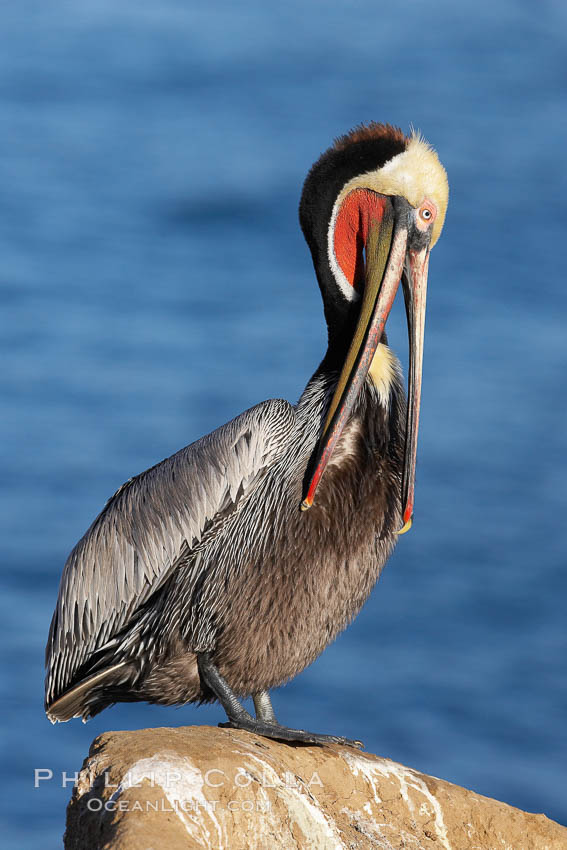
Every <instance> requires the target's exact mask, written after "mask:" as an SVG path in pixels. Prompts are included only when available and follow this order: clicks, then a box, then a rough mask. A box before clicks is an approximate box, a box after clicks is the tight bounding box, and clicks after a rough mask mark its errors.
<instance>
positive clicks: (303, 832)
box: [65, 727, 567, 850]
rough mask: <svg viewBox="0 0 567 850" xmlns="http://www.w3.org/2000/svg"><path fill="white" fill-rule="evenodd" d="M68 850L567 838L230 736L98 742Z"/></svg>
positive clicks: (412, 786) (415, 776)
mask: <svg viewBox="0 0 567 850" xmlns="http://www.w3.org/2000/svg"><path fill="white" fill-rule="evenodd" d="M65 847H66V850H85V848H89V850H103V848H105V850H109V848H112V850H188V848H211V849H212V848H214V850H217V848H226V850H248V848H253V850H272V848H274V850H275V848H285V850H287V848H293V850H298V848H300V850H306V849H307V848H309V850H315V849H316V850H343V848H344V850H355V848H361V850H362V848H382V850H398V848H411V850H566V848H567V829H564V828H563V827H561V826H559V824H556V823H554V822H553V821H550V820H549V819H548V818H546V817H545V816H544V815H535V814H527V813H526V812H522V811H520V810H519V809H514V808H512V807H511V806H507V805H506V804H504V803H499V802H497V801H496V800H491V799H489V798H487V797H481V796H480V795H479V794H475V793H473V792H472V791H467V790H466V789H464V788H460V787H459V786H457V785H451V784H450V783H448V782H444V781H443V780H441V779H435V778H434V777H432V776H425V775H424V774H422V773H419V772H418V771H416V770H411V769H410V768H407V767H403V766H402V765H400V764H396V763H395V762H392V761H390V760H389V759H384V758H379V757H378V756H374V755H369V754H365V753H361V752H359V751H356V750H352V749H350V748H348V747H339V746H333V747H312V746H294V747H292V746H287V745H285V744H281V743H278V742H277V741H269V740H267V739H265V738H260V737H257V736H256V735H251V734H249V733H247V732H240V731H235V730H228V729H216V728H210V727H187V728H180V729H144V730H141V731H138V732H109V733H107V734H105V735H101V736H100V737H99V738H97V739H96V740H95V741H94V742H93V744H92V747H91V750H90V753H89V756H88V758H87V759H86V761H85V763H84V765H83V769H82V771H81V773H80V775H79V782H78V784H77V787H76V788H75V789H74V791H73V797H72V800H71V802H70V804H69V807H68V811H67V831H66V833H65Z"/></svg>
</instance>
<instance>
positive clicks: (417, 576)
mask: <svg viewBox="0 0 567 850" xmlns="http://www.w3.org/2000/svg"><path fill="white" fill-rule="evenodd" d="M3 12H4V13H3V26H2V34H1V35H0V46H1V49H0V98H1V114H2V118H3V121H2V124H3V129H2V133H0V240H1V241H0V244H1V257H2V261H1V263H0V275H1V287H0V299H1V302H2V309H1V318H0V322H1V324H2V340H3V364H4V365H3V368H2V369H1V370H0V384H1V395H2V418H1V422H0V451H1V452H2V458H1V460H2V473H3V474H2V476H1V482H0V488H1V489H0V523H1V525H2V539H1V552H0V555H1V557H0V569H1V571H2V581H3V592H2V594H1V596H0V605H1V614H2V616H1V622H2V625H3V638H2V643H1V651H2V656H3V676H2V704H3V708H4V717H5V720H4V733H5V734H4V735H3V752H4V761H3V769H2V781H3V790H2V794H1V797H0V798H1V801H2V808H3V812H4V814H3V824H2V831H3V836H4V843H5V846H12V847H17V848H19V849H20V850H27V848H32V847H33V848H35V847H37V846H38V842H39V843H41V846H42V847H45V848H55V847H58V846H60V841H61V834H62V831H63V825H64V809H65V805H66V801H67V800H68V798H69V795H70V786H69V787H67V788H62V787H61V773H62V771H67V773H69V774H71V773H73V772H74V771H75V770H78V769H79V768H80V765H81V761H82V758H83V757H84V756H85V755H86V753H87V750H88V746H89V743H90V741H91V740H92V738H93V737H94V736H95V735H97V734H98V733H100V732H102V731H105V730H108V729H121V728H123V729H126V728H130V729H131V728H138V727H146V726H152V725H186V724H194V723H203V724H204V723H217V722H218V721H219V720H221V719H223V713H222V710H221V709H220V708H218V707H214V706H213V707H207V708H200V709H197V708H194V707H187V708H183V709H178V710H176V709H164V708H157V707H151V706H146V705H142V704H140V705H133V706H117V707H115V708H113V709H111V710H109V711H106V712H104V713H103V714H102V715H100V716H99V717H97V718H96V719H95V720H93V721H91V722H90V723H89V724H88V725H86V726H84V725H82V724H81V723H79V722H78V721H75V722H73V723H69V724H65V725H58V726H56V727H51V726H50V725H49V723H48V721H47V720H46V718H45V715H44V714H43V650H44V645H45V640H46V636H47V630H48V626H49V621H50V618H51V613H52V610H53V606H54V602H55V598H56V594H57V585H58V581H59V576H60V572H61V568H62V565H63V563H64V560H65V558H66V556H67V554H68V552H69V550H70V549H71V547H72V546H73V545H74V543H75V542H76V540H77V539H78V538H79V537H80V536H81V535H82V533H83V532H84V531H85V529H86V528H87V527H88V525H89V524H90V522H91V521H92V519H93V518H94V516H95V515H96V514H97V513H98V511H99V510H100V508H101V507H102V505H103V504H104V502H105V500H106V498H107V497H108V496H109V495H111V494H112V493H113V492H114V490H115V489H116V488H117V487H118V486H119V485H120V484H121V483H122V482H123V481H124V480H125V479H126V478H128V477H129V476H130V475H133V474H136V473H137V472H139V471H141V470H142V469H144V468H146V467H148V466H150V465H151V464H153V463H155V462H157V461H158V460H160V459H161V458H163V457H165V456H167V455H169V454H171V453H172V452H173V451H175V450H176V449H178V448H180V447H181V446H183V445H185V444H187V443H189V442H191V441H192V440H194V439H196V438H198V437H199V436H201V435H202V434H203V433H206V432H207V431H209V430H211V429H212V428H214V427H215V426H217V425H218V424H221V423H222V422H225V421H226V420H227V419H229V418H231V417H232V416H234V415H235V414H237V413H238V412H240V411H241V410H244V409H245V408H247V407H249V406H250V405H252V404H254V403H256V402H257V401H260V400H262V399H264V398H269V397H277V396H283V397H287V398H289V399H290V400H295V399H296V398H297V397H298V396H299V394H300V392H301V390H302V388H303V386H304V384H305V382H306V380H307V378H308V377H309V375H310V374H311V372H312V371H313V369H314V367H315V366H316V364H317V362H318V360H319V358H320V356H321V355H322V353H323V350H324V345H325V327H324V323H323V318H322V311H321V306H320V300H319V293H318V290H317V286H316V284H315V278H314V274H313V271H312V268H311V263H310V258H309V255H308V252H307V248H306V246H305V245H304V243H303V240H302V237H301V234H300V231H299V226H298V223H297V203H298V199H299V194H300V190H301V183H302V180H303V179H304V176H305V174H306V172H307V170H308V168H309V166H310V165H311V163H312V162H313V161H314V160H315V159H316V158H317V156H318V155H319V153H320V152H321V151H322V150H323V149H324V148H326V147H327V146H328V144H329V143H330V141H331V139H332V138H333V136H335V135H338V134H339V133H342V132H344V131H345V130H347V129H348V128H350V127H351V126H353V125H354V124H356V123H358V122H360V121H362V120H370V119H376V120H385V121H389V122H391V123H395V124H399V125H400V126H402V127H403V128H404V129H408V128H409V125H410V123H413V124H414V125H415V126H416V127H418V128H420V129H421V130H422V131H423V132H424V134H425V136H426V137H427V138H428V139H429V140H430V141H431V142H432V143H433V144H434V145H435V146H436V147H437V149H438V151H439V154H440V157H441V159H442V161H443V162H444V164H445V166H446V167H447V170H448V173H449V178H450V182H451V202H450V208H449V214H448V218H447V223H446V227H445V231H444V234H443V237H442V239H441V241H440V242H439V245H438V246H437V247H436V248H435V250H434V252H433V254H432V259H431V267H430V291H429V299H428V318H427V335H426V351H425V373H424V385H423V408H422V426H421V434H420V446H419V468H418V487H417V504H416V521H415V524H414V529H413V530H412V532H411V534H409V535H406V536H405V537H404V538H402V540H401V541H400V545H399V546H398V549H397V551H396V553H395V555H394V556H393V558H392V559H391V562H390V563H389V565H388V567H387V568H386V571H385V573H384V575H383V577H382V579H381V581H380V584H379V586H378V587H377V588H376V591H375V592H374V594H373V595H372V597H371V599H370V600H369V602H368V604H367V605H366V607H365V608H364V610H363V612H362V613H361V615H360V616H359V617H358V619H357V620H356V621H355V623H354V624H353V625H352V626H351V627H350V628H349V629H348V630H347V631H346V632H345V633H344V634H343V635H342V636H341V637H340V639H339V640H338V641H337V642H336V643H335V644H334V645H333V646H332V647H330V648H329V649H328V650H327V651H326V652H325V653H324V655H323V656H322V657H321V658H320V659H319V660H318V661H317V662H316V663H315V664H314V665H313V666H312V667H311V668H309V669H308V670H307V671H305V672H304V673H303V674H302V675H300V676H299V677H298V678H297V679H295V680H294V681H293V682H291V683H290V684H289V685H287V686H286V687H285V688H282V689H281V690H279V691H278V692H276V693H275V695H274V703H275V707H276V710H277V712H278V713H279V715H280V716H281V718H282V720H284V721H285V722H286V723H289V724H290V725H293V724H298V725H304V726H306V727H307V728H314V729H317V730H321V731H330V732H336V733H340V734H345V735H349V736H351V737H360V738H362V739H363V740H364V741H365V743H366V746H367V748H368V749H369V750H371V751H374V752H377V753H380V754H383V755H386V756H389V757H391V758H393V759H396V760H399V761H402V762H404V763H405V764H408V765H411V766H413V767H416V768H418V769H420V770H423V771H425V772H427V773H433V774H435V775H438V776H442V777H444V778H446V779H448V780H450V781H453V782H457V783H460V784H463V785H466V786H468V787H471V788H474V789H475V790H477V791H479V792H481V793H483V794H486V795H489V796H495V797H497V798H499V799H502V800H505V801H507V802H509V803H512V804H514V805H517V806H520V807H523V808H526V809H529V810H532V811H544V812H545V813H546V814H548V815H549V816H550V817H553V818H555V819H556V820H559V821H560V822H562V823H565V824H567V797H566V794H565V780H566V772H567V732H566V724H565V716H566V711H567V676H566V673H567V652H566V650H567V624H566V618H565V599H566V596H567V568H566V563H565V562H566V558H565V554H566V542H567V540H566V538H567V532H566V527H565V513H566V509H567V485H566V472H567V462H566V457H567V438H566V424H567V401H566V399H567V377H566V376H567V370H566V352H567V342H566V334H565V320H566V316H567V310H566V308H567V290H566V287H565V280H564V278H565V275H564V270H563V265H564V264H563V263H562V261H561V257H562V252H563V247H562V246H563V243H564V233H565V224H566V212H565V198H566V197H567V176H566V175H567V169H566V165H567V155H566V146H565V137H566V131H567V103H566V99H565V82H564V81H565V72H566V64H567V62H566V55H567V52H566V36H565V33H566V32H567V7H565V5H564V4H562V3H560V2H552V0H547V2H542V3H539V4H533V3H528V2H511V0H504V2H501V3H499V4H494V3H488V2H485V0H480V1H479V2H475V3H472V2H469V0H466V2H463V3H459V4H455V3H452V2H448V0H440V2H437V3H435V4H421V3H418V2H410V0H400V2H398V3H397V4H395V5H394V6H391V7H390V8H388V9H386V8H383V9H381V8H380V4H377V3H375V2H370V0H362V2H351V3H348V4H347V3H343V4H339V5H338V6H336V7H330V6H329V4H325V3H322V2H311V3H307V4H304V3H301V4H300V3H299V2H297V0H291V2H288V3H286V4H285V5H283V6H279V7H277V8H276V7H271V6H266V5H265V4H262V3H260V2H252V0H245V2H243V3H240V4H235V5H233V4H229V3H222V2H218V3H214V4H208V5H207V6H205V7H202V6H198V5H197V4H194V5H193V4H187V3H182V2H176V1H175V0H162V2H160V3H152V2H142V3H137V4H133V3H132V4H130V3H125V4H115V3H110V2H108V0H98V2H96V3H94V2H91V1H90V0H83V2H80V3H78V4H72V3H68V2H63V0H59V2H56V0H44V2H43V3H41V4H40V3H37V2H25V0H24V2H21V3H19V4H11V5H9V6H8V7H7V8H5V9H4V10H3ZM390 342H391V344H392V345H393V347H394V348H397V350H398V351H399V352H400V353H401V354H402V356H405V347H406V341H405V337H404V332H403V322H402V318H401V310H400V309H399V308H398V310H397V313H396V315H395V316H394V317H393V321H392V323H391V332H390ZM34 768H50V769H51V770H52V771H53V774H54V778H53V780H52V781H51V782H44V783H42V785H41V786H40V787H39V788H37V789H35V788H34V783H33V776H34V774H33V771H34Z"/></svg>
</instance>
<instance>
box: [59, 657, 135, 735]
mask: <svg viewBox="0 0 567 850" xmlns="http://www.w3.org/2000/svg"><path fill="white" fill-rule="evenodd" d="M125 665H126V661H121V662H120V664H115V665H114V666H113V667H108V668H107V669H106V670H102V671H101V672H100V673H95V674H94V676H89V678H88V679H83V681H82V682H79V684H78V685H75V686H74V687H73V688H71V689H70V690H69V691H66V692H65V693H64V694H63V695H62V696H60V697H58V698H57V699H56V700H55V701H54V702H52V703H51V705H47V706H46V707H45V711H46V713H47V716H48V718H49V719H50V720H51V722H52V723H57V721H60V722H65V721H67V720H71V719H72V718H73V717H82V718H83V720H87V718H88V717H89V716H90V713H91V712H90V704H91V701H90V700H89V699H88V697H89V694H90V693H91V691H92V690H93V689H95V688H98V687H105V685H107V684H110V682H108V681H107V680H108V679H112V678H113V674H114V673H115V672H116V671H117V670H119V669H120V668H121V667H124V666H125ZM112 683H114V682H112Z"/></svg>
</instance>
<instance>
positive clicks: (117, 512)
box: [46, 399, 295, 705]
mask: <svg viewBox="0 0 567 850" xmlns="http://www.w3.org/2000/svg"><path fill="white" fill-rule="evenodd" d="M294 416H295V414H294V408H293V407H292V406H291V405H290V404H289V403H288V402H287V401H284V400H282V399H273V400H271V401H266V402H263V403H262V404H259V405H256V406H255V407H253V408H251V409H250V410H247V411H246V412H245V413H242V414H241V415H240V416H238V417H236V419H233V420H232V421H231V422H228V423H227V424H226V425H223V426H222V427H221V428H218V429H217V430H216V431H213V432H212V433H211V434H208V435H207V436H206V437H203V438H202V439H200V440H197V442H195V443H192V444H191V445H189V446H187V447H186V448H184V449H181V451H179V452H177V453H176V454H174V455H172V456H171V457H169V458H167V459H166V460H164V461H162V462H161V463H159V464H157V465H156V466H154V467H152V468H151V469H148V470H146V472H143V473H142V474H141V475H138V476H136V477H135V478H131V479H129V481H126V482H125V483H124V484H123V485H122V486H121V487H120V488H119V489H118V490H117V492H116V493H115V494H114V496H112V498H111V499H109V501H108V502H107V504H106V506H105V507H104V509H103V510H102V512H101V513H100V514H99V516H98V517H97V518H96V519H95V521H94V523H93V524H92V525H91V527H90V528H89V530H88V531H87V533H86V534H85V535H84V537H83V538H82V539H81V540H80V541H79V542H78V543H77V545H76V546H75V548H74V549H73V551H72V552H71V554H70V555H69V558H68V559H67V562H66V564H65V567H64V569H63V575H62V578H61V584H60V587H59V596H58V599H57V606H56V608H55V613H54V615H53V620H52V623H51V628H50V632H49V639H48V644H47V650H46V666H47V676H46V704H47V705H50V704H51V703H52V702H53V701H54V700H55V699H57V698H58V697H59V696H60V695H61V694H62V693H64V691H65V690H66V689H67V688H68V687H69V685H70V684H72V682H73V677H74V675H75V674H76V673H77V671H78V669H79V668H80V667H81V666H82V665H83V664H84V663H85V661H87V659H88V658H89V656H90V655H92V653H93V652H95V651H96V650H97V649H100V648H101V647H102V646H104V645H105V644H106V643H108V642H110V641H112V638H113V636H114V635H116V634H117V632H119V631H120V630H121V629H123V628H124V627H125V626H126V625H127V624H128V622H129V620H130V618H131V617H132V614H133V613H134V612H135V610H136V609H137V608H139V606H140V605H142V604H143V603H144V601H145V600H146V599H147V598H148V597H149V596H150V594H151V593H153V592H154V591H155V590H156V589H157V588H158V587H159V585H160V584H162V582H163V581H165V579H166V578H167V577H168V575H169V574H170V573H171V570H172V568H173V567H174V565H175V563H176V561H177V559H178V558H179V556H180V554H181V552H182V550H183V548H184V547H188V549H189V550H191V549H192V548H193V547H194V546H195V545H196V544H198V543H199V542H200V540H201V538H202V535H203V532H204V531H205V529H206V527H207V526H208V525H209V524H210V523H211V521H214V520H216V519H219V514H221V513H222V512H223V511H224V510H226V508H227V507H229V506H230V505H235V504H236V503H237V502H238V500H239V499H240V497H241V496H242V495H248V494H249V493H250V492H251V490H253V488H254V485H255V482H257V481H258V480H259V478H260V476H261V475H262V474H263V473H264V472H265V470H266V469H267V468H268V467H269V466H270V465H271V464H272V463H274V462H275V461H276V460H277V459H278V458H279V457H280V456H281V455H282V453H283V452H285V450H286V446H287V445H288V440H289V439H290V438H291V436H292V432H293V426H294Z"/></svg>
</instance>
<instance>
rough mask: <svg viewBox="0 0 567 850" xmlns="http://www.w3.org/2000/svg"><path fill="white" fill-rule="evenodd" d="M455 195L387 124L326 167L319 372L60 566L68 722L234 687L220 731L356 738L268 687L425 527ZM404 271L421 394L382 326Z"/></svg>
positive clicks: (58, 701)
mask: <svg viewBox="0 0 567 850" xmlns="http://www.w3.org/2000/svg"><path fill="white" fill-rule="evenodd" d="M447 201H448V183H447V176H446V173H445V170H444V168H443V166H442V165H441V164H440V162H439V159H438V158H437V154H436V153H435V151H434V150H433V149H432V148H431V147H430V146H429V145H428V144H427V142H425V140H424V139H423V138H421V137H420V136H419V135H417V134H415V133H414V134H412V135H411V136H409V137H407V136H405V135H404V134H403V133H402V132H401V131H400V130H398V129H396V128H394V127H391V126H388V125H382V124H376V123H371V124H369V125H366V126H360V127H357V128H355V129H354V130H353V131H351V132H350V133H348V134H347V135H345V136H342V137H341V138H339V139H337V141H336V142H335V143H334V145H333V146H332V147H331V148H329V150H327V151H326V152H325V153H324V154H323V155H322V156H321V157H320V159H319V160H318V161H317V162H316V163H315V165H313V167H312V168H311V170H310V172H309V174H308V176H307V179H306V181H305V185H304V187H303V194H302V197H301V203H300V208H299V216H300V222H301V227H302V230H303V234H304V236H305V239H306V240H307V243H308V245H309V248H310V250H311V254H312V257H313V264H314V267H315V273H316V275H317V280H318V282H319V287H320V289H321V294H322V297H323V304H324V309H325V317H326V321H327V325H328V348H327V352H326V354H325V356H324V358H323V360H322V362H321V365H320V366H319V367H318V369H317V370H316V372H315V374H314V375H313V377H312V378H311V379H310V381H309V383H308V384H307V387H306V388H305V390H304V392H303V394H302V395H301V398H300V399H299V401H298V402H297V404H296V405H291V404H289V403H288V402H287V401H283V400H281V399H275V400H271V401H265V402H263V403H262V404H258V405H257V406H256V407H253V408H251V409H250V410H248V411H246V412H245V413H242V414H241V415H240V416H237V417H236V419H233V420H232V422H229V423H227V424H226V425H223V426H222V427H220V428H219V429H218V430H216V431H213V433H212V434H208V435H207V436H206V437H203V438H202V439H200V440H198V441H197V442H195V443H193V444H192V445H190V446H187V447H186V448H184V449H181V451H179V452H178V453H177V454H174V455H173V456H172V457H170V458H168V459H167V460H164V461H162V462H161V463H159V464H157V466H154V467H152V468H151V469H148V470H147V471H146V472H143V473H142V474H141V475H138V476H136V477H135V478H131V479H130V480H129V481H127V482H126V483H125V484H124V485H123V486H122V487H120V489H119V490H118V491H117V492H116V493H115V494H114V496H112V498H111V499H110V500H109V502H108V503H107V505H106V507H105V508H104V509H103V510H102V512H101V513H100V514H99V516H98V517H97V518H96V519H95V521H94V522H93V524H92V525H91V527H90V528H89V530H88V531H87V533H86V534H85V536H84V537H83V538H82V539H81V540H80V541H79V543H78V544H77V545H76V546H75V548H74V549H73V551H72V552H71V554H70V556H69V558H68V560H67V563H66V564H65V568H64V570H63V576H62V579H61V585H60V589H59V597H58V600H57V607H56V609H55V613H54V615H53V620H52V623H51V629H50V632H49V639H48V644H47V652H46V665H47V677H46V711H47V714H48V716H49V718H50V719H51V720H52V721H56V720H69V719H70V718H72V717H80V716H82V717H83V719H84V720H86V719H87V718H88V717H91V716H93V715H95V714H97V713H98V712H99V711H102V709H104V708H106V707H107V706H109V705H111V704H113V703H115V702H130V701H138V700H145V701H148V702H151V703H164V704H168V705H171V704H179V703H186V702H209V701H212V700H215V699H217V700H219V702H220V703H221V704H222V706H223V707H224V709H225V711H226V713H227V716H228V723H225V724H221V725H225V726H231V727H235V728H240V729H248V730H251V731H253V732H257V733H259V734H261V735H265V736H268V737H271V738H277V739H280V740H285V741H303V742H307V743H327V742H342V743H345V742H346V743H353V742H349V741H347V740H346V739H344V738H339V737H335V736H332V735H320V734H316V733H311V732H307V731H305V730H301V729H300V730H297V729H289V728H287V727H285V726H281V725H280V724H279V723H278V722H277V720H276V717H275V715H274V712H273V709H272V704H271V701H270V696H269V690H270V688H273V687H275V686H277V685H280V684H281V683H282V682H284V681H286V680H287V679H289V678H291V677H292V676H295V675H296V674H297V673H298V672H299V671H301V670H303V669H304V668H305V667H306V666H307V665H308V664H310V663H311V662H312V661H313V660H314V659H315V658H316V657H317V656H318V655H319V654H320V653H321V652H322V651H323V649H324V648H325V647H326V646H327V645H328V644H329V643H330V641H332V640H333V639H334V638H335V636H336V635H337V634H338V633H339V632H340V631H341V630H342V629H344V628H345V626H346V625H347V624H348V622H349V621H350V620H352V618H353V617H354V616H355V615H356V614H357V613H358V611H359V610H360V608H361V606H362V604H363V603H364V601H365V600H366V598H367V597H368V594H369V593H370V591H371V589H372V587H373V586H374V584H375V583H376V581H377V579H378V576H379V574H380V571H381V570H382V567H383V566H384V563H385V561H386V559H387V558H388V556H389V555H390V553H391V551H392V549H393V547H394V545H395V543H396V540H397V535H398V534H399V533H400V532H401V531H404V530H406V529H407V528H408V527H409V525H410V524H411V519H412V513H413V501H414V479H415V459H416V444H417V429H418V420H419V402H420V387H421V366H422V349H423V329H424V318H425V293H426V283H427V268H428V259H429V251H430V248H431V247H432V246H433V245H434V244H435V242H436V241H437V239H438V238H439V235H440V232H441V228H442V226H443V220H444V218H445V211H446V208H447ZM400 280H401V281H402V288H403V293H404V300H405V306H406V313H407V320H408V333H409V338H410V364H409V377H408V403H407V405H406V401H405V394H404V389H403V385H402V379H401V370H400V366H399V363H398V360H397V359H396V357H395V356H394V355H393V354H392V352H391V351H390V349H389V348H388V346H387V340H386V336H385V334H384V326H385V323H386V319H387V318H388V314H389V311H390V308H391V306H392V302H393V300H394V296H395V294H396V291H397V289H398V285H399V283H400ZM247 696H252V697H253V700H254V706H255V714H256V717H255V718H254V717H252V715H251V714H249V713H248V712H247V711H246V710H245V709H244V707H243V706H242V705H241V702H240V701H239V698H242V697H247Z"/></svg>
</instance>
